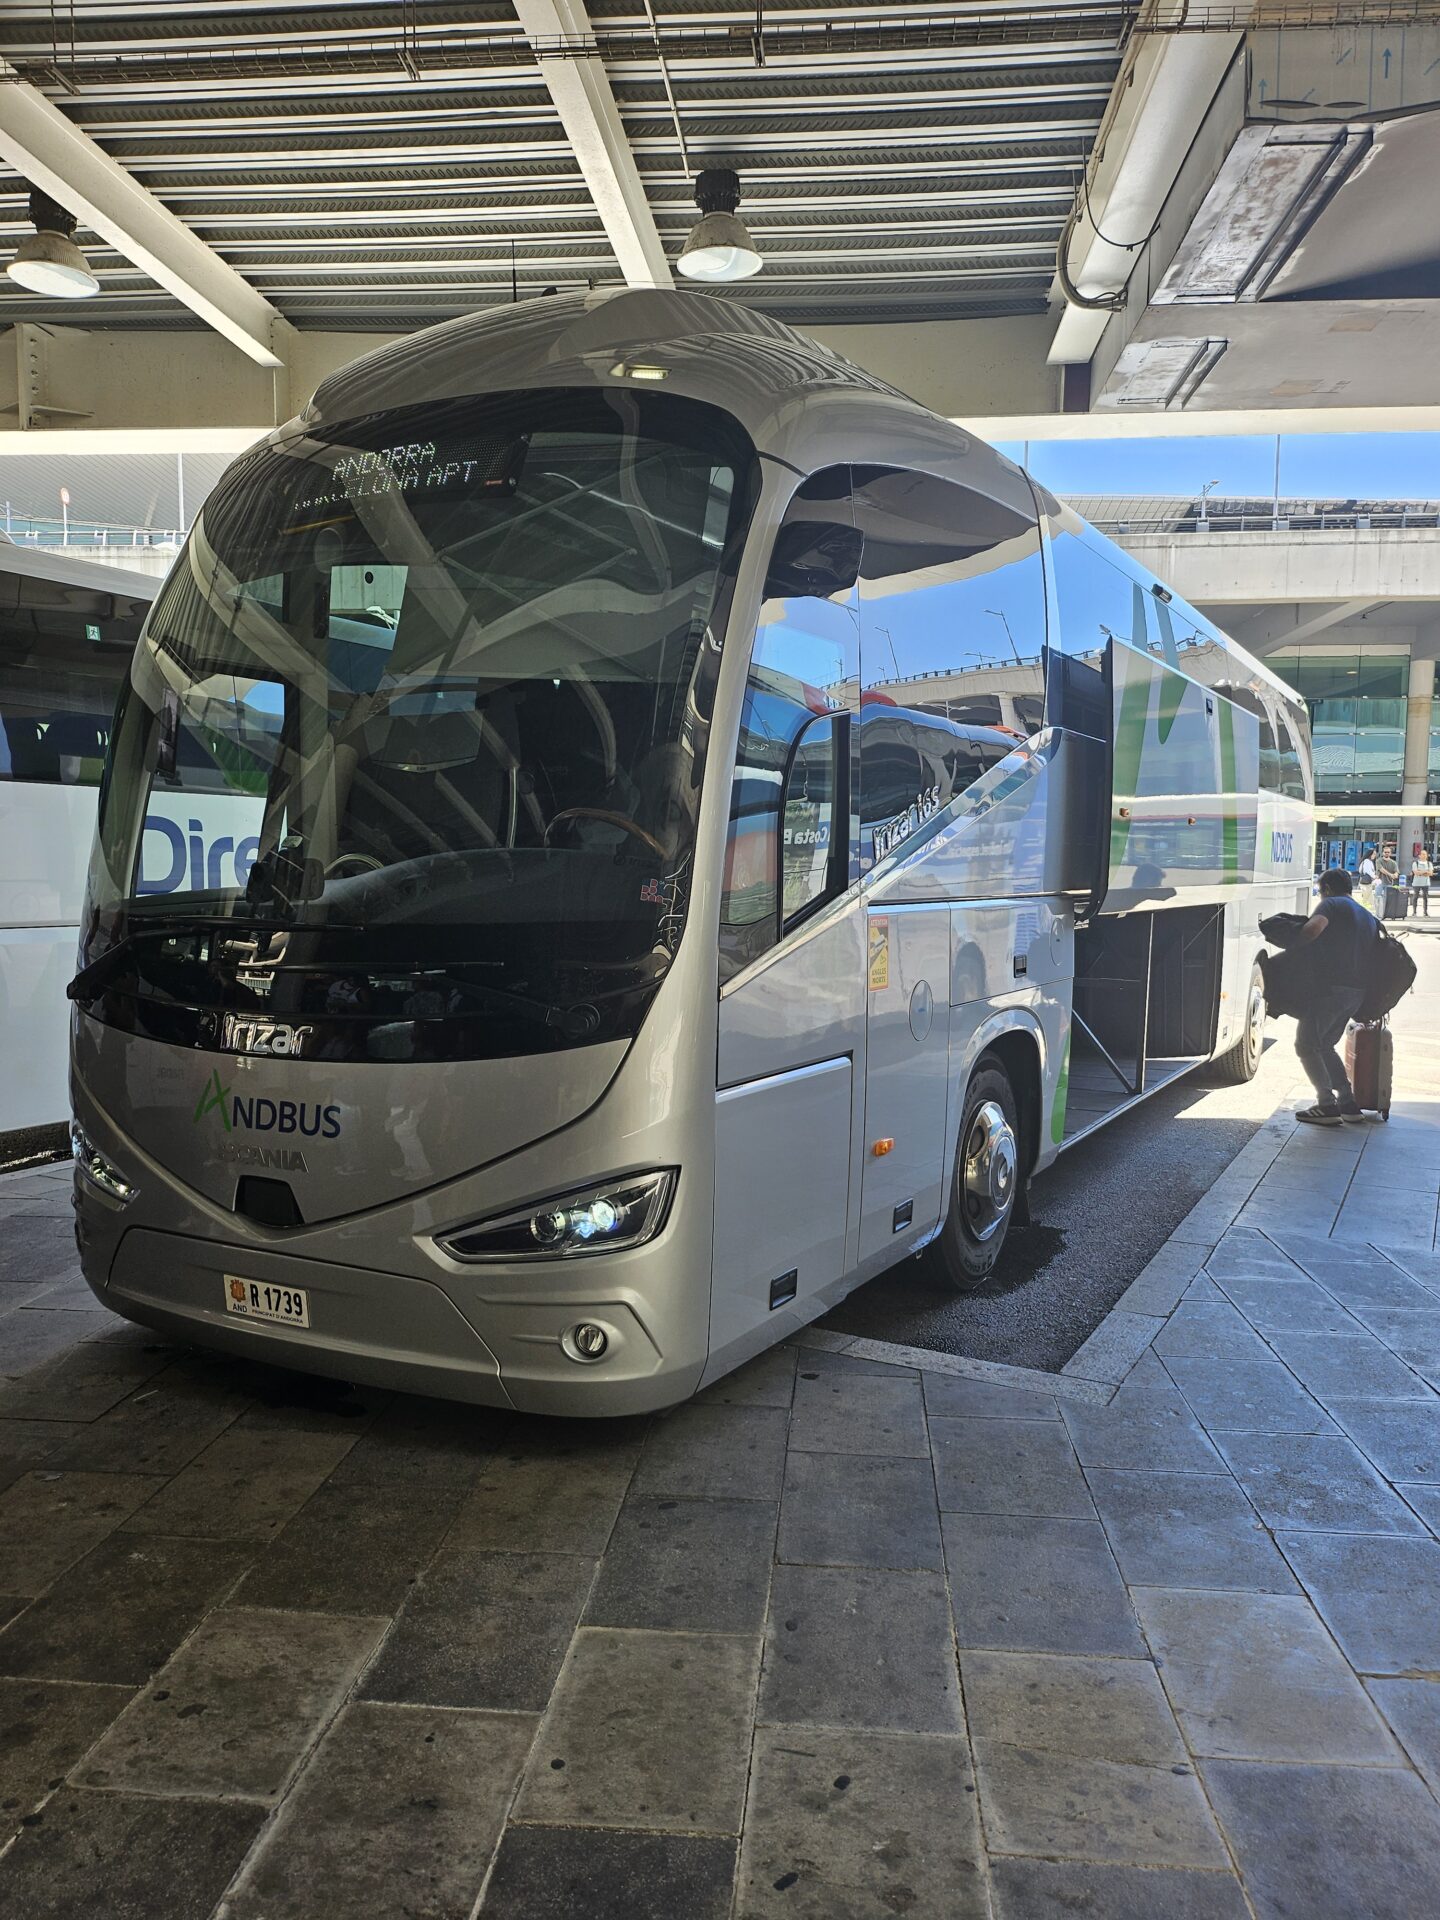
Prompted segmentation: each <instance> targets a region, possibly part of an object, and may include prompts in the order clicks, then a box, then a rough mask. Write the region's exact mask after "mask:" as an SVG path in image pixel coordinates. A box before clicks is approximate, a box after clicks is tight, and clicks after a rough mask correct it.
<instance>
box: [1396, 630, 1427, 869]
mask: <svg viewBox="0 0 1440 1920" xmlns="http://www.w3.org/2000/svg"><path fill="white" fill-rule="evenodd" d="M1409 694H1410V697H1409V700H1408V702H1407V703H1406V708H1405V770H1404V774H1403V776H1402V785H1401V789H1400V804H1401V806H1402V807H1406V808H1408V807H1423V806H1424V804H1425V795H1426V793H1427V792H1428V790H1429V786H1430V723H1431V718H1432V716H1433V714H1434V711H1435V662H1434V661H1433V660H1412V661H1411V662H1410V688H1409ZM1424 828H1425V822H1424V820H1423V819H1422V818H1421V817H1420V816H1419V815H1418V814H1410V813H1407V814H1406V815H1405V817H1404V819H1403V820H1402V822H1401V825H1400V846H1399V849H1398V851H1399V855H1400V869H1401V872H1402V873H1403V872H1407V871H1408V870H1409V864H1410V849H1411V848H1412V847H1413V846H1414V844H1415V842H1416V841H1417V840H1422V839H1423V838H1424V837H1425V836H1424Z"/></svg>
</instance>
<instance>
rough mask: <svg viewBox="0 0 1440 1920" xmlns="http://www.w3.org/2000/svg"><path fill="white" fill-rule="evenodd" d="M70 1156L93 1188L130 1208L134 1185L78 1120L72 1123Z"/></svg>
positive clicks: (133, 1195)
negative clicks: (105, 1154)
mask: <svg viewBox="0 0 1440 1920" xmlns="http://www.w3.org/2000/svg"><path fill="white" fill-rule="evenodd" d="M70 1155H71V1158H72V1159H73V1160H74V1162H75V1164H76V1166H77V1167H78V1168H79V1169H80V1171H81V1173H83V1174H84V1176H85V1178H86V1179H87V1180H88V1181H89V1182H90V1184H91V1186H92V1187H96V1188H98V1189H99V1191H100V1192H101V1193H103V1194H104V1195H105V1196H106V1198H107V1199H110V1200H118V1201H119V1202H120V1204H121V1206H122V1207H123V1206H128V1204H129V1203H130V1201H132V1200H133V1199H134V1198H135V1187H134V1185H133V1184H132V1183H131V1182H130V1181H129V1180H127V1179H126V1178H125V1176H124V1174H123V1173H121V1171H120V1169H119V1168H118V1167H117V1166H116V1165H115V1162H114V1161H113V1160H107V1159H106V1158H105V1156H104V1154H103V1153H101V1151H100V1149H99V1148H98V1147H97V1146H96V1145H95V1143H94V1141H93V1140H92V1139H91V1138H90V1136H89V1134H88V1133H86V1131H85V1129H84V1128H83V1127H82V1126H81V1124H80V1122H79V1121H78V1120H72V1121H71V1122H70Z"/></svg>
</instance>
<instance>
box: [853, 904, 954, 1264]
mask: <svg viewBox="0 0 1440 1920" xmlns="http://www.w3.org/2000/svg"><path fill="white" fill-rule="evenodd" d="M866 931H867V934H868V937H869V949H868V951H869V968H868V989H869V990H868V994H867V1020H866V1043H865V1051H866V1078H865V1134H864V1151H863V1159H862V1166H863V1172H862V1174H861V1183H862V1184H861V1202H860V1259H861V1261H862V1262H863V1261H866V1260H869V1259H870V1258H872V1257H873V1256H874V1255H876V1254H878V1253H881V1252H882V1251H883V1250H884V1249H885V1248H886V1247H887V1246H889V1245H891V1244H892V1242H893V1243H894V1245H895V1246H896V1248H897V1249H901V1248H903V1247H904V1246H905V1245H906V1244H907V1243H910V1242H913V1241H914V1240H916V1239H917V1238H919V1237H920V1236H921V1235H922V1234H924V1233H926V1232H928V1231H929V1230H930V1229H931V1228H933V1227H935V1226H937V1225H938V1224H939V1220H940V1212H941V1207H942V1205H943V1201H944V1194H945V1183H946V1179H947V1177H948V1171H949V1169H948V1166H947V1164H946V1162H947V1155H946V1151H945V1146H946V1142H945V1126H946V1111H947V1107H948V1103H949V1085H950V909H949V908H948V907H902V908H896V907H889V908H886V907H875V908H872V909H871V910H870V912H869V914H868V916H867V927H866ZM887 1143H888V1144H887Z"/></svg>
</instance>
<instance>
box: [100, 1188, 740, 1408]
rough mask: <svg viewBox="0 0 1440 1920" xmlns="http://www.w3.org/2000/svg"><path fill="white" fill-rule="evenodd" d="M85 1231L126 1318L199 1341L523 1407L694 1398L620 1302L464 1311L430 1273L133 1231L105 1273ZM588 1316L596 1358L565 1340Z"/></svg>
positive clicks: (275, 1362)
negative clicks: (269, 1299)
mask: <svg viewBox="0 0 1440 1920" xmlns="http://www.w3.org/2000/svg"><path fill="white" fill-rule="evenodd" d="M84 1212H85V1208H84V1206H83V1203H82V1217H83V1214H84ZM84 1238H85V1240H86V1241H87V1242H88V1243H89V1244H88V1245H86V1246H85V1247H84V1251H83V1266H84V1270H85V1276H86V1279H87V1281H88V1282H89V1285H90V1287H91V1290H92V1291H93V1292H94V1294H95V1295H96V1297H97V1299H99V1300H100V1301H101V1302H102V1303H103V1304H104V1305H105V1306H107V1307H109V1308H111V1309H112V1310H113V1311H114V1312H116V1313H119V1314H121V1315H123V1316H124V1317H125V1318H126V1319H129V1320H134V1321H138V1322H139V1323H140V1324H141V1325H144V1326H148V1327H153V1328H155V1329H156V1330H157V1331H159V1332H162V1333H165V1334H168V1335H169V1336H170V1337H171V1338H173V1339H176V1340H180V1341H186V1342H190V1343H193V1344H194V1345H197V1346H205V1347H215V1348H219V1349H221V1350H222V1351H225V1352H228V1353H233V1354H236V1355H237V1356H241V1357H243V1358H245V1359H248V1360H257V1361H260V1362H262V1363H266V1364H269V1365H272V1366H281V1367H293V1368H297V1369H299V1370H301V1371H303V1372H306V1373H317V1374H324V1375H328V1376H329V1377H331V1378H334V1379H342V1380H348V1381H353V1382H356V1383H357V1384H364V1385H367V1386H378V1387H389V1388H394V1389H396V1390H398V1391H401V1392H406V1393H421V1394H429V1395H433V1396H435V1397H437V1398H441V1399H450V1400H462V1401H469V1402H471V1403H472V1404H474V1405H478V1406H487V1407H504V1408H511V1409H514V1410H515V1411H517V1412H522V1413H546V1414H559V1415H569V1416H582V1417H583V1416H593V1415H602V1416H604V1415H624V1414H634V1413H648V1412H654V1411H656V1410H658V1409H659V1408H662V1407H670V1406H674V1405H675V1404H676V1402H677V1401H680V1400H684V1399H686V1398H688V1397H689V1395H690V1394H691V1393H693V1392H694V1390H695V1388H696V1387H697V1386H698V1384H699V1377H700V1373H701V1370H702V1366H703V1361H701V1362H698V1363H692V1364H688V1365H684V1366H681V1367H671V1366H667V1365H666V1364H665V1362H664V1360H663V1358H662V1356H661V1354H660V1353H659V1351H658V1350H657V1348H656V1346H655V1344H654V1342H653V1341H652V1340H651V1338H650V1336H649V1334H648V1332H647V1330H646V1328H645V1326H644V1325H643V1323H642V1321H641V1320H640V1318H639V1317H638V1316H637V1315H636V1314H635V1312H634V1311H633V1309H632V1308H631V1307H630V1305H629V1304H628V1303H626V1302H623V1301H616V1300H613V1299H609V1300H606V1299H599V1300H596V1301H594V1302H593V1303H586V1304H585V1305H583V1306H577V1305H576V1303H574V1302H573V1301H567V1302H563V1303H556V1304H552V1305H548V1306H547V1305H543V1304H540V1303H535V1304H526V1305H524V1306H508V1307H507V1306H503V1305H496V1304H495V1303H489V1302H487V1303H483V1305H481V1306H479V1307H477V1306H476V1305H473V1304H471V1303H470V1302H468V1301H467V1302H466V1303H465V1304H464V1305H463V1306H462V1304H460V1303H459V1302H457V1300H456V1299H454V1298H452V1297H451V1294H450V1293H449V1292H447V1291H446V1289H445V1288H444V1287H443V1286H441V1285H440V1284H439V1283H438V1282H436V1281H431V1280H424V1279H419V1278H415V1277H410V1276H406V1275H401V1274H391V1273H377V1272H372V1271H370V1270H369V1269H366V1268H359V1267H351V1266H341V1265H333V1264H331V1263H328V1262H326V1261H323V1260H316V1259H297V1258H295V1257H294V1256H293V1255H287V1254H282V1253H277V1252H273V1251H270V1250H268V1249H266V1250H261V1249H259V1248H255V1247H241V1246H233V1247H227V1246H225V1245H223V1244H221V1243H217V1242H213V1241H209V1240H203V1239H197V1238H191V1237H187V1236H183V1235H180V1234H172V1233H164V1232H159V1231H156V1230H153V1229H150V1228H146V1227H138V1226H137V1227H132V1228H130V1229H129V1230H128V1231H126V1232H124V1233H123V1234H122V1235H121V1237H120V1239H119V1241H118V1244H116V1243H115V1242H113V1241H110V1242H109V1246H110V1247H113V1255H112V1257H111V1258H110V1260H109V1263H108V1270H106V1269H105V1262H104V1256H103V1253H102V1247H103V1246H104V1245H105V1242H106V1241H107V1240H108V1236H93V1237H92V1236H90V1235H85V1236H84ZM97 1240H98V1241H99V1242H100V1244H97ZM105 1250H106V1251H108V1247H107V1248H106V1249H105ZM97 1268H100V1269H102V1270H101V1271H98V1272H97V1271H96V1269H97ZM237 1283H238V1284H239V1285H240V1286H241V1287H243V1288H247V1289H248V1287H249V1286H250V1285H252V1284H254V1285H258V1286H261V1287H268V1288H270V1289H272V1290H275V1291H277V1292H285V1291H288V1292H290V1293H292V1294H293V1293H294V1292H295V1291H296V1290H299V1291H300V1292H301V1293H303V1296H304V1303H305V1310H306V1314H307V1317H308V1321H309V1324H308V1326H300V1325H294V1324H277V1323H273V1322H269V1321H262V1320H258V1319H254V1318H248V1317H240V1316H238V1315H237V1314H235V1313H234V1312H232V1311H230V1309H229V1307H228V1306H227V1299H228V1297H229V1296H230V1294H231V1292H232V1289H233V1286H234V1285H235V1284H237ZM458 1290H459V1289H457V1291H458ZM474 1321H478V1322H479V1323H480V1327H483V1329H484V1332H483V1334H482V1332H481V1331H480V1330H479V1328H477V1326H476V1325H475V1324H473V1322H474ZM580 1323H585V1324H593V1325H598V1326H599V1327H600V1328H602V1329H603V1330H604V1332H605V1335H606V1342H605V1351H604V1354H603V1356H602V1358H600V1359H599V1360H597V1361H586V1360H584V1359H577V1358H576V1357H575V1356H574V1343H573V1340H572V1339H571V1338H570V1336H571V1333H572V1330H573V1328H574V1327H575V1326H576V1325H577V1324H580ZM487 1336H488V1337H487Z"/></svg>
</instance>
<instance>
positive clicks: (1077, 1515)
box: [0, 949, 1440, 1920]
mask: <svg viewBox="0 0 1440 1920" xmlns="http://www.w3.org/2000/svg"><path fill="white" fill-rule="evenodd" d="M1424 958H1425V974H1424V980H1423V982H1422V986H1423V988H1424V991H1423V992H1421V993H1417V995H1416V996H1414V997H1413V999H1412V1000H1411V1001H1410V1002H1409V1003H1407V1006H1406V1009H1405V1013H1404V1018H1403V1020H1402V1022H1401V1025H1400V1042H1399V1050H1400V1055H1401V1071H1402V1089H1403V1098H1402V1099H1401V1101H1400V1103H1399V1105H1397V1108H1396V1112H1395V1116H1394V1118H1393V1120H1392V1123H1391V1124H1390V1126H1389V1127H1382V1126H1379V1125H1378V1124H1371V1125H1368V1126H1366V1127H1364V1128H1355V1129H1346V1130H1344V1131H1343V1132H1338V1133H1334V1134H1330V1133H1319V1134H1315V1133H1309V1132H1306V1131H1305V1130H1303V1129H1300V1130H1296V1129H1295V1128H1293V1126H1292V1125H1291V1123H1290V1121H1289V1119H1288V1117H1287V1116H1286V1115H1283V1114H1282V1115H1280V1116H1277V1117H1276V1119H1275V1120H1273V1121H1272V1122H1271V1123H1269V1124H1268V1125H1267V1127H1266V1128H1264V1129H1263V1130H1262V1134H1261V1135H1260V1136H1257V1139H1256V1141H1254V1142H1252V1144H1251V1146H1250V1147H1248V1148H1246V1150H1245V1153H1244V1154H1242V1156H1241V1160H1240V1162H1237V1163H1236V1166H1235V1167H1234V1168H1232V1170H1231V1172H1230V1173H1228V1174H1227V1175H1226V1176H1224V1178H1222V1180H1221V1181H1220V1182H1219V1183H1217V1186H1216V1188H1215V1190H1214V1191H1213V1192H1212V1194H1211V1195H1210V1196H1209V1197H1208V1198H1207V1199H1206V1200H1205V1201H1203V1202H1202V1203H1201V1204H1200V1206H1199V1207H1198V1208H1197V1209H1196V1212H1195V1214H1194V1215H1192V1216H1191V1219H1190V1221H1188V1222H1187V1223H1186V1225H1185V1226H1184V1227H1182V1229H1181V1231H1180V1232H1179V1233H1178V1234H1177V1236H1176V1238H1175V1240H1174V1241H1172V1242H1171V1243H1170V1245H1169V1246H1168V1247H1167V1248H1166V1249H1165V1250H1164V1252H1163V1253H1162V1254H1161V1255H1159V1256H1157V1258H1156V1260H1155V1261H1153V1262H1152V1263H1151V1266H1150V1267H1149V1268H1148V1269H1147V1270H1146V1272H1145V1273H1144V1274H1142V1275H1141V1276H1140V1278H1139V1280H1137V1281H1136V1283H1135V1285H1134V1286H1133V1287H1132V1288H1131V1290H1130V1294H1129V1295H1128V1296H1127V1297H1126V1300H1125V1301H1123V1302H1122V1303H1121V1307H1120V1309H1119V1318H1118V1319H1117V1320H1116V1326H1118V1327H1120V1328H1121V1334H1120V1335H1119V1336H1116V1337H1115V1338H1107V1340H1106V1341H1105V1342H1102V1343H1101V1344H1100V1347H1099V1348H1098V1349H1097V1351H1098V1352H1100V1353H1101V1354H1102V1356H1103V1361H1102V1363H1097V1365H1095V1366H1093V1367H1091V1369H1090V1371H1089V1372H1088V1373H1087V1372H1086V1371H1085V1368H1084V1367H1083V1366H1082V1368H1081V1369H1080V1371H1079V1372H1077V1373H1071V1374H1068V1375H1061V1376H1058V1377H1053V1378H1047V1377H1041V1376H1032V1377H1031V1378H1030V1380H1029V1382H1028V1383H1027V1384H1025V1385H1020V1384H1015V1383H1013V1382H1004V1381H1002V1380H1000V1379H999V1378H997V1376H996V1370H994V1369H985V1368H978V1369H977V1370H975V1371H974V1372H973V1373H970V1374H967V1373H966V1372H965V1371H963V1370H961V1371H925V1372H922V1371H920V1370H918V1369H916V1368H914V1367H911V1366H907V1365H887V1364H883V1363H882V1362H879V1361H877V1360H876V1359H875V1358H873V1357H871V1350H870V1349H868V1348H867V1349H865V1351H864V1352H860V1351H856V1350H854V1349H853V1348H849V1347H847V1346H846V1344H845V1342H844V1341H843V1339H841V1338H840V1337H838V1336H816V1337H817V1338H819V1340H820V1341H821V1344H819V1345H812V1344H800V1345H796V1346H791V1347H788V1348H785V1349H783V1350H781V1351H778V1352H774V1353H771V1354H769V1355H767V1356H765V1357H764V1358H763V1359H761V1360H759V1361H757V1362H755V1363H754V1364H753V1365H751V1366H749V1367H747V1368H746V1369H744V1370H743V1371H742V1372H740V1373H738V1374H736V1375H735V1376H733V1377H732V1378H731V1379H729V1380H727V1381H724V1382H722V1383H721V1384H720V1385H719V1386H718V1387H716V1388H714V1389H712V1390H711V1391H709V1392H708V1393H707V1394H705V1395H704V1396H702V1398H701V1399H700V1400H699V1401H697V1402H696V1403H694V1404H692V1405H690V1406H688V1407H685V1408H683V1409H681V1410H680V1411H678V1412H676V1413H674V1414H672V1415H671V1416H669V1417H668V1418H665V1419H661V1420H654V1421H643V1420H641V1421H625V1422H619V1423H605V1424H594V1425H589V1426H584V1425H579V1424H568V1423H555V1422H549V1423H547V1422H542V1421H539V1420H531V1419H517V1418H507V1417H503V1416H498V1415H493V1414H488V1413H485V1412H480V1411H476V1410H474V1409H467V1408H460V1407H454V1406H447V1405H442V1404H438V1403H434V1402H425V1401H421V1400H417V1399H410V1398H405V1397H403V1396H391V1395H386V1394H381V1393H373V1392H369V1391H353V1392H352V1391H349V1390H345V1389H338V1388H335V1387H332V1386H328V1385H326V1384H325V1383H317V1382H313V1381H307V1380H304V1379H301V1378H298V1377H296V1376H290V1375H286V1374H283V1373H280V1372H271V1371H266V1370H264V1369H260V1368H256V1367H253V1366H248V1365H239V1364H236V1363H234V1362H230V1361H226V1360H221V1359H219V1358H216V1357H214V1356H207V1355H205V1354H201V1353H198V1352H190V1351H185V1350H181V1349H176V1348H173V1347H170V1346H168V1345H166V1344H165V1343H163V1342H162V1341H160V1340H158V1339H156V1338H154V1337H152V1336H151V1335H149V1334H147V1333H145V1332H143V1331H141V1330H139V1329H136V1328H131V1327H127V1326H124V1325H123V1324H121V1323H118V1322H116V1321H114V1320H113V1319H112V1318H111V1317H110V1316H109V1315H107V1314H106V1313H104V1312H103V1311H102V1310H100V1309H99V1308H98V1307H97V1306H96V1305H95V1303H94V1302H93V1301H92V1300H91V1298H90V1296H89V1294H88V1293H87V1292H85V1291H84V1289H83V1287H82V1286H81V1284H80V1282H79V1280H78V1278H77V1276H76V1272H75V1265H74V1259H73V1254H72V1250H71V1244H70V1240H69V1226H68V1205H69V1202H68V1174H67V1173H66V1172H65V1171H64V1170H60V1169H49V1170H46V1171H43V1172H35V1173H30V1174H25V1175H19V1176H12V1177H10V1178H7V1179H6V1180H5V1181H3V1182H0V1375H3V1376H4V1379H3V1381H0V1622H5V1623H6V1624H4V1626H3V1628H0V1847H3V1848H4V1851H3V1853H0V1914H3V1915H5V1916H6V1920H50V1917H51V1916H56V1917H57V1920H58V1917H59V1916H66V1917H67V1920H68V1917H69V1916H75V1917H77V1920H79V1917H81V1916H83V1917H84V1920H128V1917H130V1916H135V1917H137V1920H139V1917H142V1916H143V1917H144V1920H149V1917H150V1916H162V1917H163V1920H208V1917H209V1916H211V1915H214V1916H216V1917H217V1920H351V1917H352V1916H353V1917H354V1920H360V1917H361V1916H364V1920H389V1916H400V1915H405V1916H412V1917H420V1920H466V1917H467V1916H470V1915H472V1914H475V1913H478V1914H479V1915H482V1916H485V1917H486V1920H561V1917H562V1916H563V1917H565V1920H570V1917H571V1916H584V1917H585V1920H732V1917H733V1920H762V1917H763V1920H768V1917H769V1916H772V1915H773V1916H801V1920H871V1916H874V1920H893V1917H894V1916H897V1915H909V1916H913V1917H914V1920H931V1917H932V1916H933V1917H934V1920H971V1917H972V1916H973V1917H974V1920H984V1917H986V1916H989V1920H1060V1917H1061V1916H1063V1915H1073V1914H1078V1913H1086V1914H1091V1915H1094V1916H1097V1920H1241V1917H1242V1916H1252V1917H1253V1920H1281V1917H1282V1916H1284V1920H1416V1916H1420V1915H1424V1914H1428V1913H1433V1912H1435V1911H1437V1910H1440V1806H1437V1801H1436V1795H1437V1793H1440V1537H1437V1536H1440V1391H1437V1389H1440V1254H1437V1252H1436V1249H1435V1216H1436V1199H1437V1194H1440V1106H1437V1101H1440V1038H1437V1040H1436V1041H1432V1040H1430V1039H1429V1037H1428V1035H1429V1034H1430V1033H1432V1032H1433V1033H1435V1034H1436V1035H1437V1036H1440V1022H1437V1019H1436V1015H1437V1013H1440V994H1437V992H1436V991H1435V989H1436V988H1440V949H1437V951H1436V953H1435V956H1434V959H1433V960H1430V959H1429V958H1428V956H1424ZM1291 1031H1292V1030H1291V1029H1290V1028H1289V1027H1288V1026H1287V1027H1286V1028H1284V1029H1282V1037H1281V1044H1287V1043H1288V1038H1289V1034H1290V1032H1291ZM1242 1163H1243V1164H1242ZM1127 1322H1133V1323H1134V1326H1135V1327H1139V1329H1140V1332H1141V1334H1142V1335H1143V1345H1144V1350H1143V1351H1141V1352H1140V1355H1139V1358H1138V1360H1137V1359H1136V1358H1135V1352H1136V1351H1138V1350H1139V1349H1138V1348H1134V1347H1133V1343H1132V1350H1130V1351H1128V1352H1126V1353H1125V1357H1124V1360H1123V1363H1122V1364H1120V1365H1118V1366H1116V1367H1115V1368H1114V1373H1115V1377H1116V1378H1119V1379H1120V1384H1119V1386H1118V1389H1117V1390H1115V1391H1113V1395H1112V1392H1111V1388H1112V1387H1113V1385H1114V1381H1113V1380H1111V1381H1110V1382H1109V1383H1108V1384H1107V1383H1106V1380H1105V1367H1107V1366H1110V1365H1111V1362H1112V1360H1113V1356H1114V1355H1115V1354H1116V1353H1117V1352H1119V1351H1122V1350H1123V1349H1124V1348H1125V1347H1126V1344H1127V1341H1128V1340H1129V1339H1130V1335H1131V1334H1133V1331H1134V1328H1133V1327H1131V1328H1129V1330H1128V1331H1127V1330H1126V1325H1125V1323H1127ZM1142 1323H1143V1324H1142ZM1122 1375H1123V1377H1121V1376H1122Z"/></svg>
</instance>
